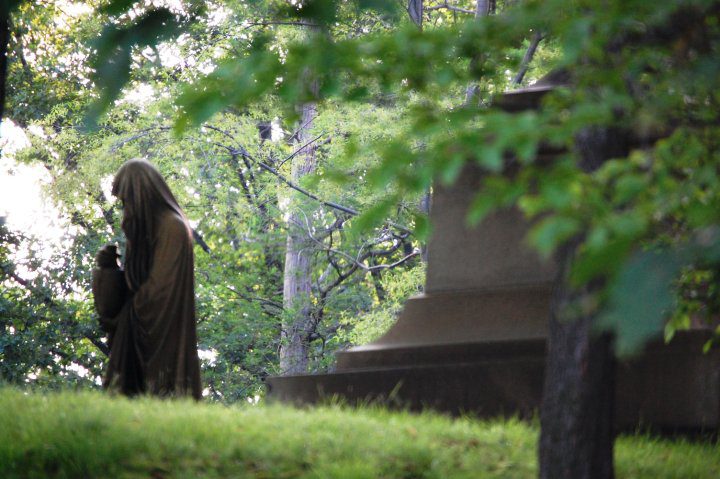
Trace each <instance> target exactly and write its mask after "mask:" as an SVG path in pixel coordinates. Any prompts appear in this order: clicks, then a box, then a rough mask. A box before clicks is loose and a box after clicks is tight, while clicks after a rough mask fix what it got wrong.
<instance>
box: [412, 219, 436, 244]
mask: <svg viewBox="0 0 720 479" xmlns="http://www.w3.org/2000/svg"><path fill="white" fill-rule="evenodd" d="M413 218H414V220H415V229H414V233H415V237H416V238H417V239H418V241H427V239H428V237H429V236H430V232H431V230H432V228H431V226H430V222H429V221H428V217H427V215H425V214H421V213H416V214H415V215H413Z"/></svg>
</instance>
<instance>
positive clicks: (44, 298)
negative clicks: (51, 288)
mask: <svg viewBox="0 0 720 479" xmlns="http://www.w3.org/2000/svg"><path fill="white" fill-rule="evenodd" d="M2 272H3V273H5V274H6V275H8V276H9V277H10V278H11V279H12V280H13V281H15V282H16V283H18V284H19V285H20V286H22V287H23V288H25V289H26V290H28V291H29V292H30V294H32V295H35V296H39V297H40V299H41V300H42V302H43V303H44V304H45V305H46V306H48V307H50V308H57V303H56V302H55V300H54V299H53V298H52V297H50V296H49V295H48V294H46V293H42V292H39V291H37V290H36V289H35V287H34V286H33V285H32V284H30V282H29V281H28V280H26V279H24V278H22V277H20V276H18V275H17V273H15V272H14V271H8V270H6V269H5V268H3V271H2ZM64 322H65V323H68V321H64ZM82 336H83V337H84V338H85V339H87V340H88V341H90V342H91V343H92V344H93V345H95V347H97V348H98V349H99V350H100V351H101V352H102V353H103V354H105V356H109V355H110V348H108V347H107V345H106V344H105V343H103V342H102V341H100V340H99V339H98V338H95V337H93V336H90V335H89V334H88V333H85V332H83V333H82Z"/></svg>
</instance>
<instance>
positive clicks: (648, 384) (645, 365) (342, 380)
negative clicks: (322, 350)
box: [267, 331, 720, 430]
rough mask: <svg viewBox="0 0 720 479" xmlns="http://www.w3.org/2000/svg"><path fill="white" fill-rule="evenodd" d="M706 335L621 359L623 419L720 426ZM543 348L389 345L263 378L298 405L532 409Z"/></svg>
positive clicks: (719, 358) (716, 363) (277, 395)
mask: <svg viewBox="0 0 720 479" xmlns="http://www.w3.org/2000/svg"><path fill="white" fill-rule="evenodd" d="M709 334H710V333H709V332H707V331H688V332H683V333H679V334H678V335H677V337H676V338H675V339H674V340H673V341H672V342H671V343H670V344H669V345H664V344H659V343H656V344H652V345H650V346H649V347H648V348H647V350H646V351H645V353H644V354H643V355H642V356H641V357H640V358H638V359H636V360H634V361H630V362H625V363H621V364H619V365H618V368H617V380H616V424H617V426H618V427H619V428H622V429H628V428H634V427H636V426H650V427H655V428H659V429H671V430H672V429H675V430H685V429H692V430H698V429H701V430H714V429H715V430H716V429H717V428H718V427H719V426H720V351H713V352H711V353H709V354H703V353H702V345H703V343H704V342H705V341H706V340H707V339H708V338H709ZM345 354H346V355H352V354H353V353H352V352H347V353H345ZM544 357H545V340H544V339H530V340H508V341H493V342H487V343H465V344H463V343H457V344H449V345H434V346H416V347H401V348H390V349H387V350H383V351H382V353H381V354H380V355H379V356H378V357H374V355H373V354H372V352H368V351H360V352H358V357H357V360H358V361H357V365H358V366H357V367H356V366H353V367H352V368H348V365H347V362H351V361H350V360H349V359H348V358H345V361H346V365H345V369H344V370H340V369H339V370H338V371H336V372H333V373H329V374H320V375H304V376H285V377H272V378H269V379H268V380H267V386H268V395H269V397H270V398H271V399H274V400H280V401H284V402H291V403H295V404H315V403H318V402H322V401H328V400H332V398H335V397H340V398H342V399H343V400H345V401H347V402H349V403H351V404H361V403H369V402H379V403H382V404H385V405H388V406H390V407H397V408H407V409H410V410H413V411H419V410H423V409H426V408H430V409H434V410H438V411H442V412H447V413H450V414H466V413H468V414H472V415H476V416H478V417H495V416H507V415H519V416H521V417H529V416H532V415H533V414H535V413H536V412H537V410H538V408H539V406H540V401H541V397H542V388H543V379H544V361H545V358H544ZM382 364H385V366H382Z"/></svg>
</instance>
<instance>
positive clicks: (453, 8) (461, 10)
mask: <svg viewBox="0 0 720 479" xmlns="http://www.w3.org/2000/svg"><path fill="white" fill-rule="evenodd" d="M443 9H445V10H451V11H453V12H458V13H467V14H468V15H475V10H468V9H466V8H460V7H456V6H455V5H450V4H449V3H448V2H447V0H445V3H441V4H440V5H433V6H432V7H425V10H427V11H432V10H443Z"/></svg>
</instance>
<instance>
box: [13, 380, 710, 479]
mask: <svg viewBox="0 0 720 479" xmlns="http://www.w3.org/2000/svg"><path fill="white" fill-rule="evenodd" d="M0 408H1V409H0V410H2V411H3V414H2V416H0V475H2V477H6V478H11V477H47V476H48V475H52V476H53V477H258V478H260V477H262V478H271V477H272V478H274V477H286V478H289V477H293V478H301V477H302V478H305V477H307V478H310V477H326V478H333V477H336V478H364V477H367V478H378V477H384V478H395V477H398V478H399V477H403V478H410V477H412V478H421V477H422V478H457V477H468V478H470V477H473V478H477V477H498V478H500V477H502V478H530V477H534V476H535V474H536V459H535V449H536V436H537V429H536V428H535V427H534V426H531V425H528V424H526V423H523V422H519V421H517V420H508V421H492V422H481V421H476V420H472V419H469V418H464V419H458V420H452V419H449V418H446V417H442V416H438V415H431V414H423V415H412V414H408V413H397V412H388V411H385V410H382V409H374V408H367V409H361V410H348V409H344V408H341V407H325V408H320V409H313V410H298V409H294V408H289V407H281V406H267V407H266V406H246V407H236V406H235V407H223V406H220V405H206V404H199V405H198V404H194V403H191V402H184V401H178V402H171V403H168V402H162V401H158V400H151V399H140V400H126V399H119V398H108V397H105V396H101V395H99V394H96V393H81V394H77V393H69V392H66V393H59V394H49V395H37V394H30V395H27V394H25V393H23V392H21V391H18V390H14V389H4V390H2V391H0ZM719 449H720V447H719V446H718V445H717V444H707V443H706V444H703V443H695V444H693V443H689V442H685V441H671V440H660V439H654V438H650V437H646V436H629V437H624V438H622V439H621V440H619V441H618V445H617V452H616V456H617V463H618V464H617V473H618V477H628V478H630V477H632V478H677V477H683V478H711V477H717V476H718V474H719V473H720V454H718V453H719V452H720V451H719Z"/></svg>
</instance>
